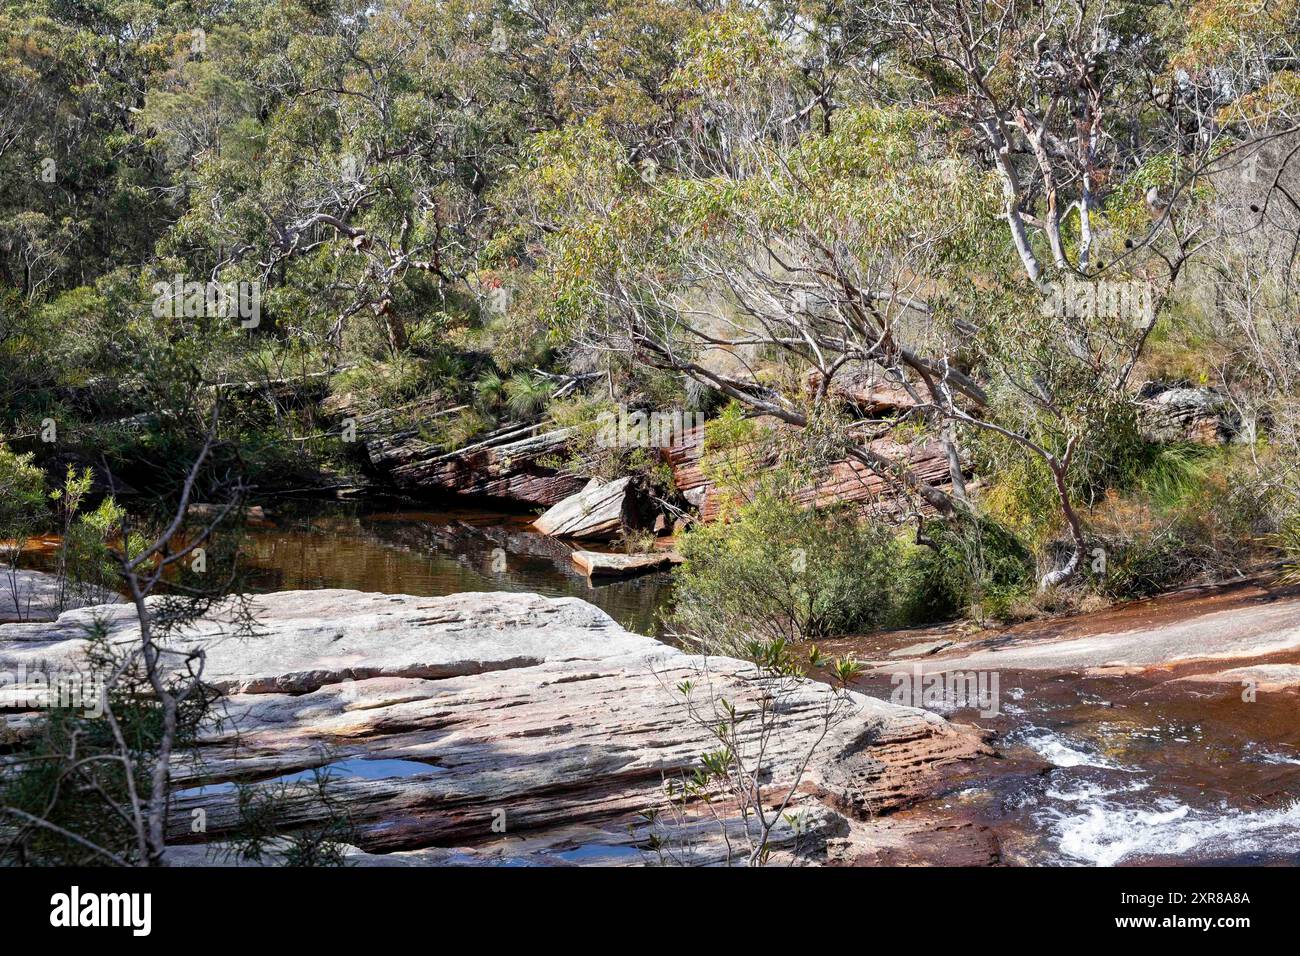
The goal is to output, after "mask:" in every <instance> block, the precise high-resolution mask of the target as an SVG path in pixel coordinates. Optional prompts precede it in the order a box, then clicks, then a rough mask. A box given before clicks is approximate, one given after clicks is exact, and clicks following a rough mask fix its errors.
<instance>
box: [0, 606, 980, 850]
mask: <svg viewBox="0 0 1300 956" xmlns="http://www.w3.org/2000/svg"><path fill="white" fill-rule="evenodd" d="M255 606H256V611H257V617H258V620H259V623H260V629H261V631H262V632H263V633H262V635H261V636H258V637H255V638H242V639H241V638H236V637H234V636H232V634H231V632H230V630H229V628H227V627H225V626H224V625H222V624H220V623H219V622H218V621H217V620H214V621H209V622H205V623H203V624H202V625H200V626H199V627H197V628H196V629H195V630H194V631H193V633H192V634H190V635H189V636H188V637H187V638H186V640H185V643H186V644H187V645H193V644H202V645H203V646H204V647H205V648H206V652H207V669H206V676H207V679H208V680H209V681H210V682H211V683H213V684H214V685H215V686H216V687H217V688H219V689H220V690H221V691H222V692H223V694H224V699H223V700H222V701H221V705H222V709H223V711H224V716H225V720H224V721H223V724H222V726H221V728H220V730H214V731H211V732H209V733H208V734H207V735H206V736H205V738H204V739H203V741H202V745H201V747H200V763H199V765H198V766H195V765H193V764H192V763H178V764H177V766H176V768H175V776H176V788H177V792H176V793H175V795H174V801H175V802H174V809H173V821H172V822H173V828H174V831H175V832H174V842H175V843H176V844H178V845H177V846H176V848H175V850H174V853H173V856H172V862H174V863H210V862H213V861H214V856H213V854H212V852H211V846H204V845H202V843H210V844H212V845H219V844H220V843H221V841H223V840H224V839H227V838H228V837H229V836H230V835H231V833H232V831H233V829H234V828H235V827H236V826H237V825H238V819H237V818H238V814H237V803H238V801H237V793H236V791H235V789H234V786H233V783H234V782H236V781H240V782H260V781H282V782H286V786H285V789H284V798H283V811H284V812H283V815H282V825H283V826H284V827H286V828H290V829H292V828H294V827H298V826H309V825H311V824H312V823H313V821H317V820H320V819H322V818H323V816H324V814H325V813H326V811H325V808H324V807H323V806H322V804H321V803H320V801H319V799H317V798H316V797H315V795H314V794H313V793H312V792H311V788H310V787H303V786H297V785H296V784H295V781H297V780H299V779H301V776H302V772H303V771H309V770H310V769H311V768H315V767H327V768H329V770H330V777H331V782H330V784H329V790H330V793H331V795H332V799H334V800H335V801H336V802H337V804H338V805H340V806H343V807H346V809H347V812H348V815H349V817H350V818H351V821H352V824H353V826H354V831H355V838H354V842H355V843H356V844H357V846H356V848H354V849H353V850H352V851H351V855H352V858H353V859H354V860H355V861H356V862H360V863H365V864H374V865H421V864H447V863H468V864H493V863H511V864H519V863H522V864H534V863H535V864H560V865H573V864H586V863H601V864H606V863H616V864H632V865H639V864H642V863H655V862H660V861H661V859H662V857H661V855H660V854H659V853H657V852H655V851H653V850H651V849H650V847H651V846H652V845H653V841H654V839H655V838H658V839H659V840H661V841H664V842H665V843H666V844H667V845H668V846H669V847H670V848H671V852H672V855H673V858H674V859H677V860H679V861H686V862H692V863H723V862H727V861H728V853H727V849H726V841H724V839H723V830H724V829H726V830H727V831H728V834H727V835H728V836H729V837H730V839H731V842H732V844H733V846H734V845H736V843H737V841H742V840H743V836H744V834H743V832H742V830H741V823H740V820H739V818H738V816H737V814H736V813H735V812H734V807H729V806H727V805H726V804H725V802H724V801H718V802H716V803H715V804H714V805H713V806H712V807H711V808H707V807H704V806H702V805H700V806H696V807H693V808H692V810H691V812H690V813H688V814H687V815H686V817H685V818H684V819H680V820H678V819H671V820H670V821H669V822H665V817H671V814H661V816H660V817H659V818H658V820H652V819H649V818H647V816H646V815H645V813H644V811H647V810H662V809H664V808H665V807H666V806H667V801H666V799H665V795H664V782H665V781H666V780H676V779H679V778H680V777H681V776H682V775H683V774H689V773H690V772H691V770H692V769H693V768H694V767H695V766H697V765H698V762H699V758H700V757H701V756H702V755H703V754H704V753H705V752H706V751H709V750H714V749H716V748H717V742H716V741H715V740H714V739H713V738H712V737H711V736H710V735H709V733H708V731H707V730H706V729H705V728H704V727H702V726H701V725H700V724H699V723H698V722H696V721H693V720H692V719H690V717H689V715H688V713H687V708H686V706H685V705H684V704H683V703H682V699H681V697H680V696H679V695H677V694H676V693H675V692H674V688H675V687H676V686H677V685H678V684H679V683H680V682H682V681H684V680H690V681H693V682H694V683H695V685H696V688H697V689H696V690H695V691H694V692H693V693H694V694H695V695H696V696H695V697H694V698H693V699H695V700H696V701H697V702H698V703H699V704H700V705H702V706H703V707H707V706H708V701H709V700H710V699H713V698H726V699H728V700H732V701H735V702H737V703H738V705H739V706H740V707H741V708H742V710H743V709H744V708H746V707H749V706H751V705H752V701H753V700H754V697H755V695H756V693H757V691H758V685H757V683H756V681H755V679H754V674H753V672H752V668H751V667H750V666H749V665H747V664H745V663H743V662H741V661H738V660H733V659H729V658H720V657H710V658H704V657H700V656H694V655H689V654H686V653H684V652H682V651H679V650H676V649H674V648H671V647H668V646H666V645H664V644H661V643H660V642H658V641H655V640H653V639H651V638H648V637H643V636H640V635H637V634H632V633H629V632H627V631H625V630H623V629H622V628H621V627H619V626H618V625H617V624H615V623H614V621H613V620H612V619H611V618H609V617H608V615H606V614H605V613H604V612H602V611H600V610H599V609H597V608H595V607H593V606H591V605H589V604H587V603H586V602H583V601H581V600H578V599H576V598H544V597H540V596H538V595H534V594H502V593H471V594H456V595H451V596H448V597H442V598H427V597H413V596H408V595H384V594H369V593H362V592H357V591H343V590H322V591H290V592H281V593H277V594H271V595H266V596H262V597H259V598H258V599H256V602H255ZM95 618H99V619H101V620H103V621H105V622H106V624H107V626H108V627H109V628H110V630H111V633H112V634H113V635H114V638H115V639H119V640H131V639H132V637H133V635H134V633H135V622H134V619H133V618H132V616H131V613H130V609H129V608H126V607H122V606H104V607H96V608H85V609H80V610H76V611H71V612H68V613H65V614H63V615H61V616H60V617H59V619H58V620H57V621H56V622H53V623H46V624H10V625H4V626H0V672H11V673H12V672H15V671H17V670H18V668H19V666H20V665H21V666H23V667H25V668H29V669H30V668H37V667H53V666H59V665H60V664H62V665H63V666H75V664H76V663H77V662H78V659H79V655H80V653H81V651H82V642H83V639H84V638H83V635H84V629H85V627H86V625H87V624H88V623H89V622H90V621H91V620H92V619H95ZM218 618H219V615H218ZM827 693H828V688H827V687H826V686H825V685H823V684H819V683H816V682H813V681H807V680H805V681H800V682H797V683H796V684H795V685H794V686H793V687H792V689H791V690H790V692H789V694H788V696H787V697H786V698H784V699H785V707H784V708H783V712H782V714H781V716H780V722H779V727H778V731H777V733H776V734H775V735H774V736H773V738H772V740H771V742H770V743H769V745H768V757H767V759H766V761H765V765H766V767H767V768H768V772H767V774H766V775H765V780H764V785H765V788H766V790H765V792H766V793H768V794H769V799H771V798H773V797H776V796H777V795H778V794H783V793H784V792H785V791H787V790H788V789H789V788H790V786H791V784H792V783H793V781H794V780H795V779H796V777H797V776H798V769H797V768H798V767H799V766H801V765H802V764H803V762H804V760H805V757H806V755H807V754H808V753H809V752H810V751H811V752H812V754H813V756H812V758H811V760H809V761H808V762H807V769H806V772H804V774H803V776H802V778H801V783H800V785H799V788H798V793H797V794H796V796H795V798H794V799H793V801H792V802H791V805H790V807H789V809H788V812H787V819H786V820H784V821H783V822H782V823H781V825H780V826H779V827H778V830H777V832H776V838H775V843H776V845H777V855H776V858H777V859H784V860H786V861H787V862H801V863H825V862H855V861H858V862H865V861H871V862H879V861H889V862H922V863H924V862H935V861H936V860H942V861H944V862H990V861H992V860H994V859H996V847H995V846H990V838H989V837H988V836H987V834H984V833H981V832H979V831H978V828H971V827H969V826H966V825H964V824H961V823H959V822H953V821H950V820H945V819H944V818H943V816H942V813H938V812H937V811H936V807H937V806H938V804H937V802H936V801H932V800H930V799H929V798H930V797H932V796H934V795H936V794H937V793H938V792H941V791H942V790H943V788H944V787H945V786H947V783H948V781H949V779H950V778H951V777H952V776H955V775H957V774H958V773H959V772H960V771H961V770H962V769H965V768H966V767H967V766H968V764H969V762H970V761H972V760H973V759H974V758H977V757H981V756H985V755H988V754H989V753H990V748H989V747H988V744H987V742H986V740H985V737H984V735H982V734H981V733H980V732H978V731H976V730H974V729H972V728H967V727H962V726H959V725H953V724H950V723H948V722H947V721H945V720H944V719H942V718H941V717H939V716H937V715H934V714H930V713H927V712H925V711H923V710H917V709H912V708H905V707H899V706H895V705H892V704H889V703H886V702H883V701H880V700H877V699H874V698H870V697H866V696H862V695H858V694H853V695H851V696H850V698H849V706H848V708H847V710H846V716H845V717H844V719H842V720H841V721H839V722H838V723H836V724H835V725H834V726H832V727H831V728H830V731H829V732H828V733H827V734H826V735H825V737H824V739H820V742H818V741H819V738H821V734H822V730H823V723H822V720H821V714H822V712H823V708H824V705H825V701H826V695H827ZM4 716H5V721H6V724H8V725H9V730H10V731H11V736H12V735H13V733H17V734H19V735H20V734H21V728H22V726H23V724H24V723H25V722H30V720H31V716H32V715H31V714H22V713H14V712H9V713H6V714H5V715H4ZM198 809H202V810H203V811H204V814H203V816H204V817H205V820H206V832H205V833H203V834H200V835H196V834H193V833H191V832H190V822H191V820H192V819H194V816H195V815H194V814H193V812H192V811H194V810H198ZM200 841H201V842H200ZM954 846H956V847H957V848H958V849H957V851H956V852H957V854H958V855H957V856H956V857H954V855H953V853H954V851H953V849H952V848H953V847H954ZM741 856H742V857H743V854H741ZM732 861H733V862H737V861H738V860H737V859H736V858H735V857H733V858H732Z"/></svg>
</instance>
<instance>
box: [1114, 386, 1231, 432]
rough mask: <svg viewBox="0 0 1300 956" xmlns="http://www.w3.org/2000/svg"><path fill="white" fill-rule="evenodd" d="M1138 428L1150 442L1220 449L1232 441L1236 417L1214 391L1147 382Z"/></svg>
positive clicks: (1142, 393)
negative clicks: (1219, 447)
mask: <svg viewBox="0 0 1300 956" xmlns="http://www.w3.org/2000/svg"><path fill="white" fill-rule="evenodd" d="M1138 424H1139V427H1140V429H1141V431H1142V436H1143V437H1144V438H1145V439H1147V441H1155V442H1175V441H1190V442H1196V443H1198V444H1202V445H1217V444H1222V443H1224V442H1227V441H1231V440H1232V438H1233V437H1234V436H1235V435H1236V433H1237V431H1238V429H1239V422H1238V419H1237V416H1236V415H1235V414H1234V413H1233V412H1232V411H1231V409H1230V408H1229V406H1228V402H1227V400H1226V399H1225V398H1224V396H1223V395H1222V394H1221V393H1219V392H1217V391H1215V390H1214V389H1212V388H1204V387H1188V386H1170V385H1165V384H1163V383H1161V382H1147V383H1146V384H1145V385H1144V386H1142V389H1141V391H1140V392H1139V395H1138Z"/></svg>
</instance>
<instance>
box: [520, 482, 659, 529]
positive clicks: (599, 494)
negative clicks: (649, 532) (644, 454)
mask: <svg viewBox="0 0 1300 956" xmlns="http://www.w3.org/2000/svg"><path fill="white" fill-rule="evenodd" d="M638 513H639V509H638V507H637V499H636V494H635V492H634V490H633V488H632V479H631V478H619V479H618V480H616V481H609V482H606V481H602V480H601V479H599V478H593V479H591V481H589V482H587V485H586V487H584V488H583V489H582V490H581V491H580V492H578V493H577V494H576V495H573V496H571V497H569V498H565V499H564V500H563V501H561V502H560V503H559V504H557V505H555V506H554V507H552V508H551V509H550V510H548V511H547V512H546V513H545V514H544V515H542V516H541V517H540V518H538V519H537V520H536V521H535V522H533V527H535V528H536V529H537V530H538V531H540V532H542V534H549V535H552V536H554V537H557V538H589V539H592V540H602V539H603V540H608V539H609V538H613V537H616V536H618V535H619V534H622V533H623V532H624V531H628V530H630V529H632V528H635V527H636V526H637V522H638Z"/></svg>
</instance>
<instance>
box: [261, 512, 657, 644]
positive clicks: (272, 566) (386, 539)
mask: <svg viewBox="0 0 1300 956" xmlns="http://www.w3.org/2000/svg"><path fill="white" fill-rule="evenodd" d="M531 521H532V517H531V516H529V515H520V514H507V513H501V512H490V511H481V510H472V511H471V510H448V511H375V510H368V509H366V508H364V507H362V506H356V505H342V504H330V505H324V506H316V507H312V508H310V509H304V510H300V511H298V512H286V513H284V514H281V515H277V516H276V517H275V520H274V522H273V526H268V527H259V528H250V529H249V531H248V538H247V540H246V542H245V546H244V552H245V562H246V567H247V568H248V569H249V571H250V581H249V583H250V585H251V586H252V587H253V588H254V589H256V590H265V591H277V590H292V589H313V588H352V589H355V590H358V591H379V592H383V593H387V594H418V595H428V596H441V595H445V594H455V593H457V592H461V591H529V592H534V593H537V594H542V595H544V596H546V597H579V598H582V599H583V600H584V601H589V602H591V603H592V604H595V605H596V606H597V607H599V608H601V609H602V610H603V611H605V612H606V613H607V614H609V616H610V617H612V618H613V619H614V620H616V621H617V622H618V623H619V624H621V625H623V626H624V627H625V628H627V629H628V630H631V631H635V632H637V633H640V634H657V633H659V630H660V628H659V625H658V621H657V618H658V612H659V610H660V609H661V608H666V607H667V605H668V601H669V598H670V593H671V587H672V585H671V582H670V580H669V575H668V574H666V573H656V574H647V575H643V576H641V577H637V578H632V579H628V580H621V581H613V582H610V583H608V584H606V583H601V584H599V585H596V586H593V585H592V584H591V583H590V582H588V580H587V578H586V577H585V576H584V575H583V574H582V573H581V572H580V571H579V570H578V569H577V567H576V566H575V565H574V564H573V560H572V558H571V557H570V554H571V552H572V551H573V550H575V548H574V547H571V546H570V545H569V544H567V543H565V542H563V541H560V540H558V539H555V538H551V537H548V536H547V535H544V534H539V533H538V532H536V531H533V530H532V529H531V527H530V524H531Z"/></svg>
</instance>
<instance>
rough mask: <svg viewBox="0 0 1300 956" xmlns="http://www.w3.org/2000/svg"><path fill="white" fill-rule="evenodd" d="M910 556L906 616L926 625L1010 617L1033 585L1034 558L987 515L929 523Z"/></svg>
mask: <svg viewBox="0 0 1300 956" xmlns="http://www.w3.org/2000/svg"><path fill="white" fill-rule="evenodd" d="M917 537H918V541H923V542H924V544H920V543H918V544H917V545H916V546H915V547H914V549H913V550H912V551H911V553H910V554H909V560H908V562H907V566H906V567H907V570H906V579H905V584H904V587H905V592H904V593H905V594H906V599H905V604H904V605H903V607H902V609H901V614H902V618H903V619H904V620H906V621H908V622H910V623H914V624H925V623H931V622H935V621H943V620H949V619H951V618H954V617H958V616H960V615H963V614H970V615H971V616H972V617H974V618H975V619H976V620H978V621H981V622H982V621H984V620H985V619H987V618H992V619H995V620H1006V619H1007V618H1009V617H1011V616H1012V612H1013V609H1014V607H1015V605H1016V603H1017V602H1019V601H1022V600H1024V599H1026V598H1027V597H1028V596H1029V595H1030V594H1031V593H1032V592H1033V587H1034V566H1033V556H1032V554H1031V553H1030V551H1029V550H1028V549H1027V548H1026V547H1025V545H1024V544H1022V543H1021V542H1020V540H1019V539H1018V538H1017V537H1016V536H1015V535H1014V534H1012V533H1011V531H1009V530H1008V529H1007V528H1005V527H1003V526H1002V525H1000V524H998V523H997V522H996V521H994V520H992V519H990V518H987V517H971V518H964V519H961V520H959V521H958V522H953V523H949V522H942V521H928V522H925V523H924V524H923V525H922V526H921V528H920V530H919V531H918V532H917Z"/></svg>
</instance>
